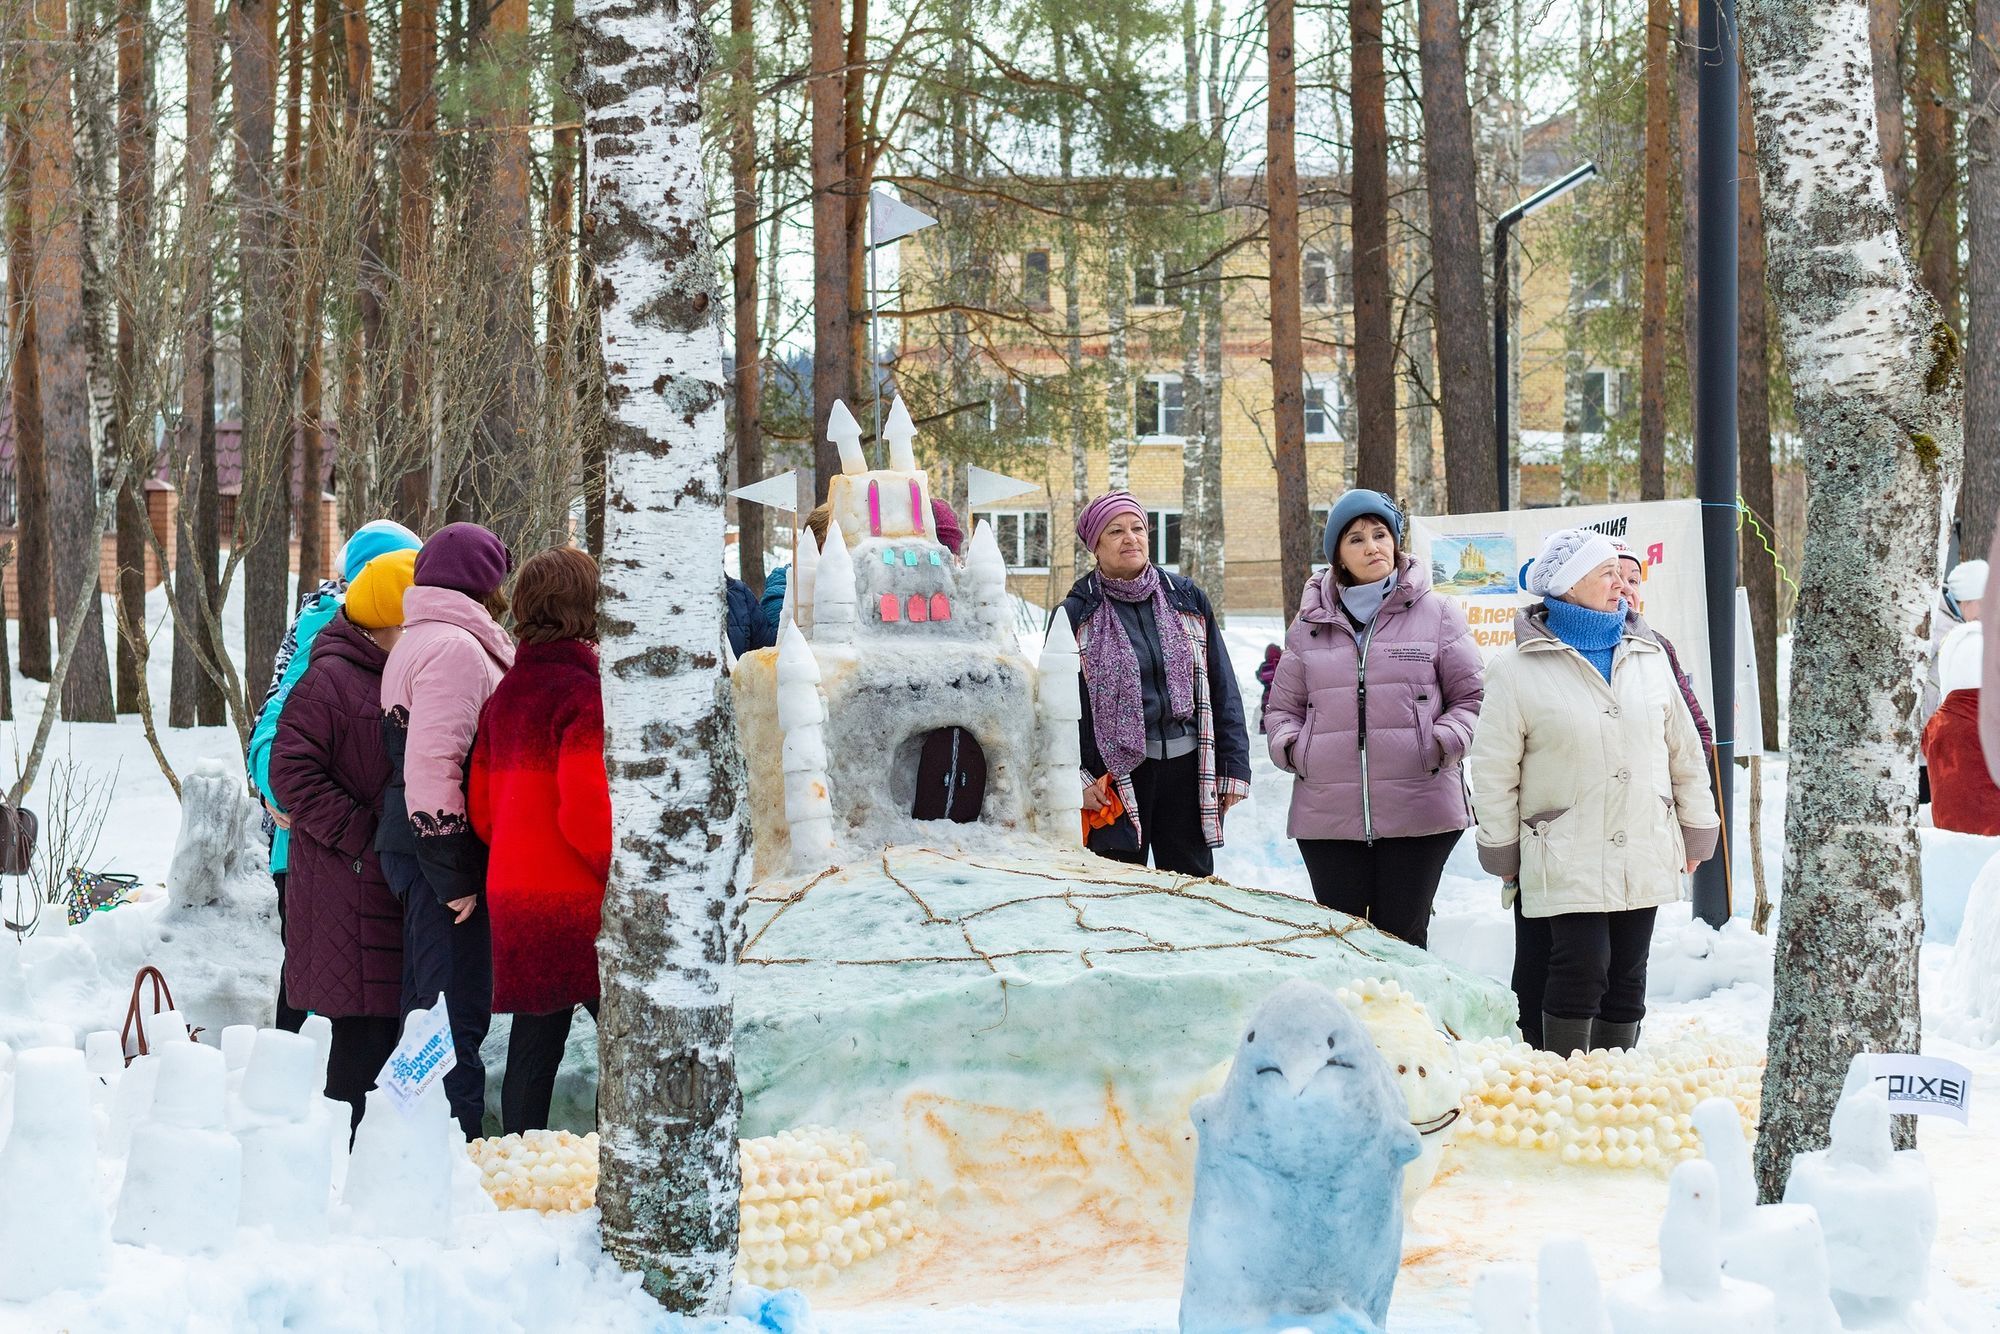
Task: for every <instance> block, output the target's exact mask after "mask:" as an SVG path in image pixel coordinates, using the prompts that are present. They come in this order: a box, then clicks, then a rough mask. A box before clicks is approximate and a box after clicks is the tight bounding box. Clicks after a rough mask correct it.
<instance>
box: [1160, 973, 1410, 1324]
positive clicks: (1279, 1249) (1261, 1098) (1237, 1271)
mask: <svg viewBox="0 0 2000 1334" xmlns="http://www.w3.org/2000/svg"><path fill="white" fill-rule="evenodd" d="M1194 1123H1195V1128H1196V1130H1197V1131H1198V1132H1199V1135H1200V1147H1199V1148H1198V1149H1197V1150H1196V1155H1195V1187H1194V1210H1193V1216H1192V1217H1191V1218H1190V1219H1189V1221H1188V1257H1187V1269H1186V1272H1185V1278H1184V1282H1183V1286H1182V1289H1181V1312H1180V1327H1181V1331H1182V1334H1222V1332H1223V1331H1231V1332H1234V1331H1248V1330H1266V1329H1268V1330H1281V1329H1282V1330H1290V1329H1306V1330H1311V1331H1314V1334H1332V1332H1333V1331H1349V1330H1365V1329H1372V1328H1377V1327H1379V1326H1380V1325H1381V1324H1382V1323H1383V1322H1384V1321H1385V1320H1386V1319H1387V1318H1388V1314H1389V1297H1390V1293H1391V1292H1392V1290H1393V1289H1394V1287H1395V1283H1396V1271H1397V1269H1398V1267H1399V1266H1400V1265H1401V1263H1402V1250H1403V1167H1404V1164H1406V1163H1408V1162H1410V1161H1412V1160H1413V1159H1415V1158H1416V1157H1417V1154H1418V1150H1419V1144H1418V1137H1417V1132H1416V1130H1415V1129H1414V1128H1412V1127H1411V1125H1410V1123H1409V1113H1408V1109H1407V1108H1406V1107H1405V1105H1404V1102H1403V1095H1402V1093H1401V1092H1400V1091H1399V1090H1398V1089H1397V1087H1396V1081H1395V1077H1394V1075H1392V1074H1391V1073H1390V1071H1389V1067H1388V1065H1387V1063H1386V1062H1384V1061H1383V1059H1382V1057H1381V1055H1380V1053H1378V1052H1377V1051H1376V1049H1375V1043H1374V1041H1373V1040H1372V1039H1371V1038H1370V1037H1369V1035H1368V1031H1367V1029H1365V1028H1363V1027H1362V1025H1361V1022H1360V1021H1359V1020H1358V1019H1356V1018H1355V1017H1354V1016H1353V1015H1352V1014H1351V1013H1350V1012H1349V1011H1348V1009H1347V1007H1346V1006H1345V1005H1342V1004H1341V1003H1340V1001H1339V1000H1338V999H1337V998H1336V997H1335V996H1334V994H1333V993H1332V992H1331V991H1329V990H1327V989H1326V988H1325V987H1322V986H1320V985H1319V984H1317V983H1314V982H1308V981H1305V980H1303V979H1295V980H1293V981H1289V982H1286V983H1284V984H1283V985H1281V986H1280V987H1279V988H1278V989H1277V990H1276V991H1274V992H1272V993H1271V995H1270V996H1269V997H1268V998H1266V1000H1265V1001H1264V1003H1263V1005H1262V1006H1260V1007H1259V1008H1258V1010H1257V1014H1256V1017H1255V1018H1254V1019H1252V1020H1251V1022H1250V1026H1249V1028H1248V1029H1246V1030H1245V1031H1244V1034H1243V1040H1242V1042H1241V1044H1240V1045H1239V1046H1238V1047H1237V1051H1236V1060H1235V1063H1234V1064H1233V1065H1232V1066H1231V1067H1230V1070H1229V1077H1228V1078H1227V1079H1226V1080H1225V1081H1224V1082H1223V1086H1222V1089H1221V1091H1220V1092H1217V1093H1214V1094H1211V1095H1210V1096H1208V1097H1206V1098H1203V1099H1201V1100H1200V1101H1198V1102H1196V1103H1195V1105H1194Z"/></svg>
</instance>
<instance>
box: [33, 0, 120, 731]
mask: <svg viewBox="0 0 2000 1334" xmlns="http://www.w3.org/2000/svg"><path fill="white" fill-rule="evenodd" d="M29 39H30V40H29V45H28V50H29V55H28V77H29V81H30V86H31V87H32V88H33V89H34V90H35V96H36V97H37V98H38V99H39V100H38V102H37V103H36V104H34V105H32V106H31V108H30V110H29V112H28V117H27V120H28V133H29V150H28V151H29V173H28V176H29V182H28V222H29V230H30V233H31V238H32V242H31V243H32V246H33V250H34V259H35V279H34V303H35V341H36V352H37V354H38V359H39V361H40V365H39V366H38V367H37V370H38V372H39V376H40V380H39V387H40V390H41V420H42V430H43V432H44V438H45V439H46V440H47V441H48V442H49V443H50V444H51V445H52V446H53V448H52V449H51V450H50V452H49V458H48V470H49V501H50V513H51V518H52V522H51V524H50V531H51V550H50V561H49V564H50V573H51V575H52V576H53V579H52V583H53V592H54V598H55V611H56V624H57V627H58V629H59V631H60V632H61V633H62V634H63V635H64V637H65V638H67V637H68V632H69V629H70V625H71V624H72V622H74V621H75V620H77V619H78V618H79V616H80V617H81V620H82V631H81V636H80V638H78V639H77V641H76V643H77V647H76V651H75V653H74V656H73V658H72V660H71V661H70V662H69V664H68V668H69V670H68V671H67V672H66V673H64V672H62V671H60V669H58V670H56V671H54V672H52V673H51V674H52V675H57V676H61V678H62V716H63V717H64V718H67V719H69V720H71V721H73V722H92V723H108V722H110V721H112V719H113V718H114V716H115V714H114V712H113V701H112V698H111V662H110V659H109V658H108V657H107V656H106V654H105V651H104V605H103V600H102V599H100V598H96V597H90V598H82V599H81V600H80V602H79V593H80V592H81V590H83V589H84V588H85V587H86V586H89V587H93V588H94V587H95V586H96V583H97V578H98V573H97V559H98V544H97V541H96V535H97V534H98V533H99V532H100V531H101V529H100V527H99V524H98V522H97V485H96V469H95V467H94V466H93V460H92V458H91V447H90V442H91V433H90V385H89V353H88V350H87V349H86V347H85V334H84V310H83V262H84V255H83V248H84V236H83V219H82V216H81V208H80V207H79V195H78V192H77V179H76V150H75V140H74V137H73V131H72V121H71V117H70V75H69V66H68V64H67V53H68V52H69V51H70V50H71V48H70V35H69V24H68V19H67V5H66V3H65V0H34V4H33V9H32V11H31V13H30V17H29Z"/></svg>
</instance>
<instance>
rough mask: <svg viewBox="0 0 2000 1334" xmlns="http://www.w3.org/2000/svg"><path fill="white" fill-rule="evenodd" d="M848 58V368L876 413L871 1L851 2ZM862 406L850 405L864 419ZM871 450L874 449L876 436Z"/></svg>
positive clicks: (844, 77) (844, 78) (844, 114)
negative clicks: (867, 92) (866, 100)
mask: <svg viewBox="0 0 2000 1334" xmlns="http://www.w3.org/2000/svg"><path fill="white" fill-rule="evenodd" d="M849 6H850V12H849V17H848V23H847V57H846V60H845V61H844V65H845V68H844V69H843V70H842V72H841V84H840V139H841V163H842V168H841V170H842V173H843V174H844V176H845V177H846V180H847V338H848V347H849V351H848V365H849V366H851V367H853V371H852V375H853V378H854V392H855V394H856V395H857V396H858V397H859V399H860V400H861V401H862V402H865V403H866V404H867V405H868V407H869V408H870V409H871V411H872V409H873V407H874V404H875V394H876V385H877V383H878V381H879V378H880V375H881V369H880V368H879V367H878V366H876V364H875V355H876V354H875V349H874V348H872V347H870V346H869V345H868V340H869V337H870V335H871V333H872V329H871V328H870V323H869V319H868V188H869V166H868V143H867V118H866V113H867V109H866V107H865V106H864V104H863V101H862V92H863V89H864V88H865V86H866V85H865V82H864V81H865V79H866V77H867V73H868V63H867V62H868V0H849ZM862 402H855V401H850V402H849V403H848V406H849V407H850V408H853V409H855V412H856V415H858V416H860V417H861V419H862V420H863V421H868V420H869V415H868V414H864V413H862V411H861V407H862ZM870 439H871V448H873V443H872V436H871V437H870Z"/></svg>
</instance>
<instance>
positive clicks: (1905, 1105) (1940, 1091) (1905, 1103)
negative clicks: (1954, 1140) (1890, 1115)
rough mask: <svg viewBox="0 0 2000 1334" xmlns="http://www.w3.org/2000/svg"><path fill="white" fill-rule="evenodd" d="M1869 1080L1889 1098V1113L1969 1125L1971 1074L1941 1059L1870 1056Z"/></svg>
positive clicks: (1872, 1054)
mask: <svg viewBox="0 0 2000 1334" xmlns="http://www.w3.org/2000/svg"><path fill="white" fill-rule="evenodd" d="M1868 1078H1869V1079H1870V1080H1871V1081H1872V1082H1874V1083H1877V1084H1880V1085H1881V1086H1882V1091H1883V1092H1884V1093H1886V1094H1888V1095H1889V1110H1890V1111H1892V1112H1901V1113H1903V1114H1905V1115H1908V1116H1942V1117H1944V1118H1945V1119H1946V1120H1950V1121H1956V1122H1958V1123H1959V1124H1960V1125H1964V1124H1966V1118H1967V1116H1968V1115H1970V1111H1969V1109H1968V1107H1967V1104H1968V1103H1969V1102H1970V1101H1971V1099H1972V1071H1970V1070H1968V1069H1966V1068H1965V1067H1964V1066H1962V1065H1960V1064H1959V1063H1958V1062H1957V1061H1947V1060H1945V1059H1944V1058H1943V1057H1941V1056H1911V1055H1908V1054H1906V1053H1901V1052H1898V1053H1891V1054H1883V1053H1880V1052H1870V1053H1869V1055H1868Z"/></svg>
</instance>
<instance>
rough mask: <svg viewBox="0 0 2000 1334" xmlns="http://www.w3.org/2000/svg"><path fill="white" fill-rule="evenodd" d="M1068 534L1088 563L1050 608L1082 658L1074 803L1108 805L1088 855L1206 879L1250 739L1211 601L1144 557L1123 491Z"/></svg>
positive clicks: (1134, 513)
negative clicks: (1111, 814) (1091, 565)
mask: <svg viewBox="0 0 2000 1334" xmlns="http://www.w3.org/2000/svg"><path fill="white" fill-rule="evenodd" d="M1076 535H1077V537H1079V538H1080V539H1082V542H1083V545H1084V546H1086V547H1088V548H1089V549H1090V551H1091V553H1092V554H1093V555H1094V556H1095V557H1096V559H1097V568H1096V569H1095V570H1094V571H1092V572H1091V573H1090V574H1087V575H1085V576H1084V577H1083V578H1081V579H1079V580H1077V581H1076V585H1075V586H1074V587H1073V588H1071V589H1070V591H1069V596H1068V597H1066V598H1064V599H1063V604H1062V607H1061V608H1060V612H1061V614H1064V615H1067V616H1068V617H1069V620H1070V625H1071V626H1072V627H1073V628H1074V629H1075V631H1076V639H1077V644H1078V646H1079V647H1080V648H1081V650H1082V661H1083V683H1082V684H1083V721H1082V722H1081V723H1080V724H1079V727H1080V729H1081V731H1082V734H1083V750H1082V753H1083V764H1084V770H1085V772H1084V773H1083V774H1082V775H1081V781H1082V782H1083V784H1084V794H1083V804H1084V809H1085V810H1086V811H1087V812H1091V813H1101V812H1103V811H1104V810H1106V809H1107V808H1115V809H1116V810H1117V811H1118V815H1117V818H1116V819H1114V820H1111V821H1110V822H1109V823H1108V824H1103V825H1101V826H1100V827H1097V828H1094V829H1092V830H1091V832H1090V850H1091V851H1092V852H1095V853H1097V854H1098V855H1099V856H1102V857H1108V858H1110V859H1112V860H1113V861H1121V862H1129V863H1132V864H1134V865H1138V866H1143V865H1145V864H1146V861H1147V856H1148V854H1149V853H1150V854H1151V858H1152V863H1153V865H1154V866H1155V867H1157V868H1159V869H1160V870H1162V871H1176V872H1179V873H1181V874H1184V875H1203V876H1205V875H1211V874H1213V873H1214V871H1215V852H1214V850H1215V849H1216V848H1219V847H1221V846H1222V817H1223V816H1224V814H1225V813H1227V812H1228V810H1229V808H1230V807H1231V806H1234V805H1235V804H1236V803H1237V802H1239V801H1241V800H1243V798H1245V797H1247V796H1249V795H1250V738H1249V735H1248V733H1247V732H1246V731H1245V729H1244V726H1243V700H1242V698H1241V696H1239V695H1238V693H1237V689H1236V674H1235V672H1234V671H1232V670H1231V669H1230V666H1229V652H1228V650H1227V649H1225V648H1224V647H1223V645H1222V633H1221V631H1220V629H1219V628H1218V627H1217V625H1216V623H1215V613H1214V611H1213V609H1212V608H1211V607H1210V606H1209V602H1208V595H1207V594H1206V593H1204V592H1202V591H1201V589H1200V588H1198V587H1196V586H1195V584H1194V583H1193V582H1192V581H1191V580H1187V579H1183V578H1181V577H1180V576H1179V575H1175V574H1168V573H1167V572H1166V571H1164V570H1162V569H1160V568H1159V567H1158V566H1156V565H1154V564H1153V563H1152V558H1151V551H1152V543H1151V534H1150V533H1148V531H1147V529H1146V511H1145V510H1144V509H1143V508H1141V506H1140V504H1139V502H1138V501H1137V500H1134V499H1133V498H1132V497H1131V496H1130V495H1129V494H1127V493H1126V492H1123V491H1113V492H1111V493H1109V494H1107V495H1102V496H1099V497H1098V498H1097V499H1095V500H1093V501H1091V502H1090V504H1088V505H1086V506H1084V508H1083V510H1082V512H1081V513H1079V514H1078V515H1077V520H1076ZM1114 797H1115V798H1116V801H1115V803H1114V801H1113V798H1114Z"/></svg>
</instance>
